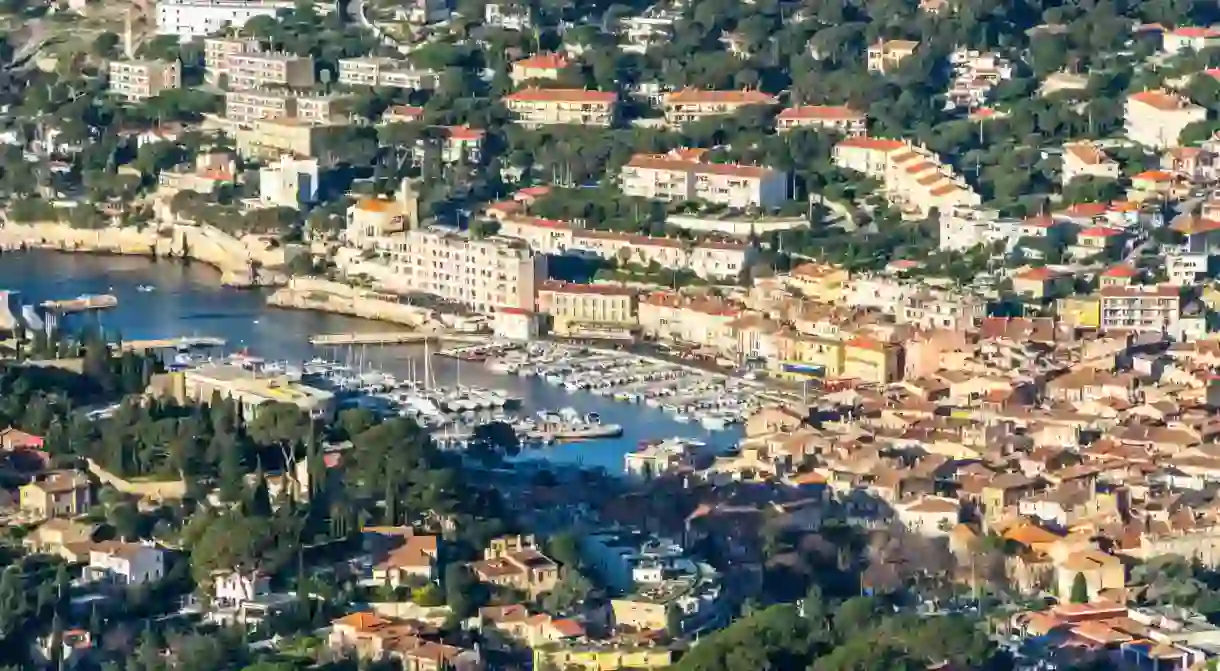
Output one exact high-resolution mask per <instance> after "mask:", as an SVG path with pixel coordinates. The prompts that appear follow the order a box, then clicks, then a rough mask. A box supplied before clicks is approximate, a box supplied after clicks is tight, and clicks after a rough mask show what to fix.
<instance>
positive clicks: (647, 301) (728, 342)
mask: <svg viewBox="0 0 1220 671" xmlns="http://www.w3.org/2000/svg"><path fill="white" fill-rule="evenodd" d="M639 315H640V331H641V333H642V334H643V335H644V336H646V337H648V338H653V339H655V340H661V341H674V342H682V343H688V344H691V345H698V346H701V347H713V348H716V349H720V350H723V351H732V350H733V349H734V347H735V346H736V343H737V337H736V333H735V330H734V326H733V324H734V322H736V321H737V318H738V317H740V316H741V311H740V310H739V309H737V308H736V307H735V306H733V305H731V304H729V303H726V302H724V301H721V300H719V299H703V300H689V299H686V298H684V297H682V296H680V295H678V294H674V293H668V292H657V293H655V294H651V295H649V296H645V297H644V298H642V299H641V300H640V304H639Z"/></svg>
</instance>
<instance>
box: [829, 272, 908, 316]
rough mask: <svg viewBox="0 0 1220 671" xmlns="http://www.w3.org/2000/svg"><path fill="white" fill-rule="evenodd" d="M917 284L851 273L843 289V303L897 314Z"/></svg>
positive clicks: (879, 276)
mask: <svg viewBox="0 0 1220 671" xmlns="http://www.w3.org/2000/svg"><path fill="white" fill-rule="evenodd" d="M918 289H919V285H917V284H913V283H911V282H901V281H899V280H896V279H894V278H891V277H885V276H881V275H853V276H852V277H851V279H849V280H848V281H847V285H846V286H845V287H844V291H843V304H844V305H850V306H852V307H861V308H868V309H873V310H878V311H880V312H883V313H885V314H887V315H897V314H898V312H899V311H900V309H901V307H902V305H903V304H904V303H905V302H906V299H907V298H908V297H910V296H913V295H914V294H915V293H916V292H917V291H918Z"/></svg>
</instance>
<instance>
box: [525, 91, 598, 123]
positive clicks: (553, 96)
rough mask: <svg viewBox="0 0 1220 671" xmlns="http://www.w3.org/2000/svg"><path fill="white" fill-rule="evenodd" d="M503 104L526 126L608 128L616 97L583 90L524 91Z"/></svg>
mask: <svg viewBox="0 0 1220 671" xmlns="http://www.w3.org/2000/svg"><path fill="white" fill-rule="evenodd" d="M504 104H505V106H507V107H508V110H509V111H510V112H512V113H513V114H515V115H516V117H517V121H518V122H519V123H522V124H524V125H526V126H550V125H556V124H574V125H580V126H611V125H614V121H615V110H616V108H617V105H618V95H617V94H615V93H613V92H604V91H586V90H584V89H540V88H533V87H531V88H526V89H522V90H520V91H517V92H516V93H510V94H509V95H506V96H504Z"/></svg>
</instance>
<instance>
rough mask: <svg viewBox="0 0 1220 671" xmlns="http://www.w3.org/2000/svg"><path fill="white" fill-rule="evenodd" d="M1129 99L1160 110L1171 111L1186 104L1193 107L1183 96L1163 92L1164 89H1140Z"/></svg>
mask: <svg viewBox="0 0 1220 671" xmlns="http://www.w3.org/2000/svg"><path fill="white" fill-rule="evenodd" d="M1130 100H1135V101H1137V102H1141V103H1143V104H1145V105H1147V106H1149V107H1154V108H1156V109H1158V110H1160V111H1162V112H1173V111H1176V110H1180V109H1182V108H1184V107H1187V106H1190V107H1194V105H1192V104H1191V103H1190V102H1188V101H1187V100H1185V99H1184V98H1180V97H1178V96H1176V95H1172V94H1169V93H1165V92H1164V91H1141V92H1140V93H1135V94H1132V95H1131V97H1130Z"/></svg>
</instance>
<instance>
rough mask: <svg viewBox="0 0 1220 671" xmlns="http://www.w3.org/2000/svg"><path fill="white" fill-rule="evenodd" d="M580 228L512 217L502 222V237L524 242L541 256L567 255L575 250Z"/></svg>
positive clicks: (553, 222) (568, 224)
mask: <svg viewBox="0 0 1220 671" xmlns="http://www.w3.org/2000/svg"><path fill="white" fill-rule="evenodd" d="M577 230H578V227H577V226H575V225H574V224H572V223H571V222H567V221H559V220H556V219H543V218H541V217H530V216H525V215H512V216H508V217H505V218H503V219H501V220H500V235H503V236H504V237H507V238H517V239H518V240H523V241H525V243H526V244H527V245H529V246H530V249H533V250H534V251H536V252H538V253H540V254H554V255H560V254H567V253H568V251H569V250H571V249H573V248H574V243H575V240H576V232H577Z"/></svg>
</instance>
